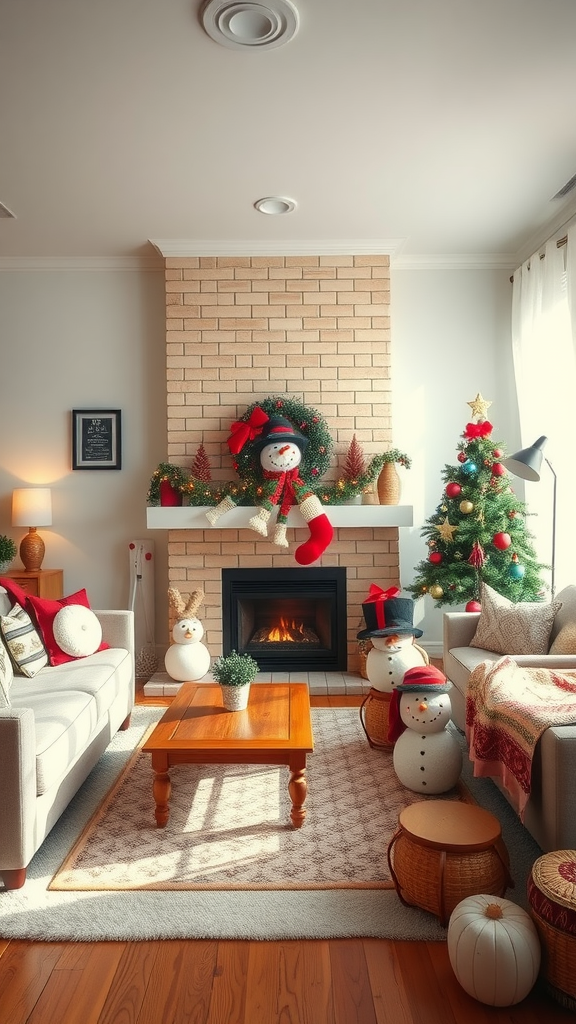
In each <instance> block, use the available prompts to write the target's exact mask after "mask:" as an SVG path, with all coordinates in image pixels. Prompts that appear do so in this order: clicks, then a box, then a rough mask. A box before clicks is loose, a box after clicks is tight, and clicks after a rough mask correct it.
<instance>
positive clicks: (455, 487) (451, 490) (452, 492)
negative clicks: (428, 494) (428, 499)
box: [446, 482, 462, 498]
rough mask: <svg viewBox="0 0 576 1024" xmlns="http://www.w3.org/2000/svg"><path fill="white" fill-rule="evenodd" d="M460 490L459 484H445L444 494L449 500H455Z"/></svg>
mask: <svg viewBox="0 0 576 1024" xmlns="http://www.w3.org/2000/svg"><path fill="white" fill-rule="evenodd" d="M461 490H462V488H461V487H460V484H457V483H454V482H452V483H450V484H446V494H447V495H448V497H449V498H457V497H458V495H459V494H460V492H461Z"/></svg>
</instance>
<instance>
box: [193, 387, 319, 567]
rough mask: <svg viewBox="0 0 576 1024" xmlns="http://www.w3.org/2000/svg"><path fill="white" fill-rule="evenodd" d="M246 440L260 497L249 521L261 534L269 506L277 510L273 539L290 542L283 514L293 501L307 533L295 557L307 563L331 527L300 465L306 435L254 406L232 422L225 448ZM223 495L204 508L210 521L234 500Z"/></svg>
mask: <svg viewBox="0 0 576 1024" xmlns="http://www.w3.org/2000/svg"><path fill="white" fill-rule="evenodd" d="M246 444H249V445H250V446H251V449H252V453H253V456H254V458H255V459H259V463H260V474H261V480H262V495H263V497H262V499H261V502H260V505H259V507H258V509H257V511H256V514H255V515H254V516H252V518H251V519H250V520H249V522H248V525H249V526H250V528H251V529H252V530H255V531H256V533H259V534H260V535H261V536H262V537H267V536H268V522H269V520H270V517H271V515H272V511H273V509H274V508H277V509H278V514H277V516H276V524H275V527H274V544H277V545H278V546H279V547H283V548H287V547H289V544H288V540H287V538H286V524H287V520H288V513H289V511H290V509H291V508H292V506H293V505H297V506H298V508H299V509H300V512H301V513H302V516H303V518H304V520H305V522H306V523H307V524H308V529H309V531H310V536H309V538H308V540H306V541H305V542H304V543H303V544H300V546H299V547H298V548H297V549H296V551H295V553H294V557H295V559H296V561H297V562H299V563H300V565H309V564H310V563H311V562H314V561H315V560H316V559H317V558H320V555H321V554H322V553H323V552H324V551H325V550H326V548H327V547H328V545H329V544H330V541H331V540H332V537H333V535H334V530H333V529H332V525H331V523H330V521H329V519H328V516H327V515H326V513H325V511H324V509H323V507H322V504H321V502H320V499H319V498H318V496H317V495H316V494H314V492H313V491H312V489H311V488H310V486H309V485H308V484H306V482H305V481H304V480H303V479H302V477H301V476H300V472H299V466H300V463H301V461H302V456H303V454H304V451H305V449H306V445H307V444H308V438H307V437H305V436H304V435H303V434H301V433H300V432H299V431H298V430H296V429H295V428H294V427H293V425H292V424H291V423H290V421H289V420H288V419H286V418H285V417H283V416H268V414H267V413H266V412H265V410H264V409H261V408H260V407H259V406H256V408H255V409H254V410H253V411H252V413H251V416H250V419H249V420H248V421H238V423H235V424H233V425H232V434H231V435H230V437H229V438H228V447H229V448H230V451H231V453H232V454H233V455H237V454H238V452H240V451H241V450H242V448H243V447H244V446H245V445H246ZM237 503H238V502H237V501H235V500H234V498H233V497H232V496H231V495H227V496H226V497H225V498H224V499H223V501H221V502H220V504H219V505H217V506H216V507H215V508H211V509H209V510H208V511H207V512H206V518H207V519H208V521H209V522H210V523H211V525H212V526H215V524H216V523H217V521H218V519H220V516H222V515H224V514H225V513H226V512H229V511H230V510H231V509H233V508H234V507H235V506H236V505H237Z"/></svg>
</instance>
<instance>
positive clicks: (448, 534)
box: [435, 516, 458, 544]
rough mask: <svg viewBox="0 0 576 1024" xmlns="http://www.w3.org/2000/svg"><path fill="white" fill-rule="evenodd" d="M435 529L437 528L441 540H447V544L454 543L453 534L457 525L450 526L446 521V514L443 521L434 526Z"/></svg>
mask: <svg viewBox="0 0 576 1024" xmlns="http://www.w3.org/2000/svg"><path fill="white" fill-rule="evenodd" d="M435 529H436V530H438V533H439V534H440V536H441V537H442V540H445V541H447V543H448V544H453V543H454V537H453V534H454V533H455V531H456V530H457V529H458V527H457V526H450V523H449V522H448V516H446V518H445V520H444V522H443V523H441V524H440V526H436V527H435Z"/></svg>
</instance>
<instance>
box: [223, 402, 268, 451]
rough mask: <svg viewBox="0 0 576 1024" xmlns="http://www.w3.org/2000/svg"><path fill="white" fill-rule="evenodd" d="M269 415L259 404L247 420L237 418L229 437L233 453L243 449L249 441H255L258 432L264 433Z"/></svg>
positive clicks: (229, 444) (229, 445)
mask: <svg viewBox="0 0 576 1024" xmlns="http://www.w3.org/2000/svg"><path fill="white" fill-rule="evenodd" d="M268 418H269V417H268V415H267V413H265V412H264V409H261V408H260V406H259V405H257V406H256V408H255V409H253V410H252V412H251V413H250V416H249V418H248V419H247V420H237V421H236V423H233V424H232V427H231V428H230V429H231V430H232V433H231V434H230V437H229V438H228V447H229V449H230V451H231V453H232V455H237V454H238V452H240V451H242V449H243V447H244V445H245V444H246V442H247V441H253V440H254V438H255V437H258V434H261V433H262V427H263V426H264V424H265V423H267V422H268Z"/></svg>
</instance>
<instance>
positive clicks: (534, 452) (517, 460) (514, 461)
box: [503, 437, 556, 597]
mask: <svg viewBox="0 0 576 1024" xmlns="http://www.w3.org/2000/svg"><path fill="white" fill-rule="evenodd" d="M547 440H548V438H547V437H539V438H538V440H537V441H534V444H531V445H530V447H529V448H523V449H522V451H519V452H516V453H515V454H514V455H511V456H510V457H509V458H508V459H503V465H504V466H506V469H509V470H510V472H511V473H513V474H514V476H519V477H520V478H521V479H522V480H532V481H536V482H538V481H539V480H540V470H541V468H542V460H544V462H545V463H546V464H547V466H548V468H549V470H550V472H551V473H552V476H553V477H554V487H553V491H552V576H551V590H552V597H554V593H555V589H554V584H555V579H554V571H555V566H556V473H555V472H554V469H553V467H552V463H551V462H550V461H549V460H548V459H547V458H546V456H545V455H544V453H543V451H542V449H543V447H544V445H545V444H546V442H547Z"/></svg>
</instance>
